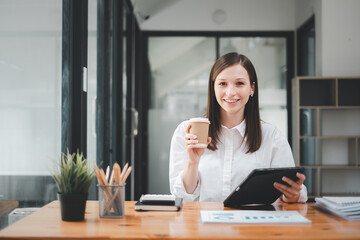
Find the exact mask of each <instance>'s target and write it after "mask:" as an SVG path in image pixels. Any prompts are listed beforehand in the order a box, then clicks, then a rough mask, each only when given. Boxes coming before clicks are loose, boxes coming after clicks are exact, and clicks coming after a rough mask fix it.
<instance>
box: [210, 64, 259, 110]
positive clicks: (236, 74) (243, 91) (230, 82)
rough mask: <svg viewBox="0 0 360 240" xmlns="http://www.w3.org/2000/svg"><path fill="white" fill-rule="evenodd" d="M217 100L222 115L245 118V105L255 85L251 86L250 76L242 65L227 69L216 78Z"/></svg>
mask: <svg viewBox="0 0 360 240" xmlns="http://www.w3.org/2000/svg"><path fill="white" fill-rule="evenodd" d="M214 84H215V85H214V91H215V96H216V100H217V102H218V103H219V105H220V107H221V114H231V115H234V114H235V115H239V117H243V116H244V110H245V105H246V103H247V102H248V100H249V97H250V95H251V94H253V93H254V85H251V84H250V78H249V74H248V72H247V71H246V69H245V68H244V67H243V66H241V65H240V64H234V65H232V66H230V67H228V68H225V69H224V70H223V71H222V72H220V74H219V75H218V76H217V77H216V79H215V83H214Z"/></svg>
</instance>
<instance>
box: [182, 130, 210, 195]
mask: <svg viewBox="0 0 360 240" xmlns="http://www.w3.org/2000/svg"><path fill="white" fill-rule="evenodd" d="M190 128H191V125H190V124H189V125H188V126H187V127H186V134H185V147H186V152H187V154H188V157H189V159H188V161H187V164H186V167H185V169H184V174H183V182H184V187H185V190H186V192H187V193H189V194H192V193H193V192H194V191H195V189H196V187H197V184H198V179H199V171H198V166H199V160H200V157H201V155H202V154H203V153H204V151H205V148H197V147H196V146H195V145H196V144H197V143H198V142H199V141H198V140H197V137H196V136H195V135H193V134H190ZM210 141H211V138H210V137H208V141H207V144H209V143H210Z"/></svg>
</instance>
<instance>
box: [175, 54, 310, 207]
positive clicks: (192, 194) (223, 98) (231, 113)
mask: <svg viewBox="0 0 360 240" xmlns="http://www.w3.org/2000/svg"><path fill="white" fill-rule="evenodd" d="M258 98H259V97H258V83H257V76H256V72H255V68H254V66H253V64H252V63H251V61H250V60H249V59H248V58H247V57H245V56H243V55H239V54H237V53H228V54H226V55H224V56H222V57H220V58H219V59H218V60H217V61H216V62H215V64H214V66H213V67H212V69H211V72H210V77H209V88H208V104H207V113H206V117H207V118H208V119H209V120H210V123H211V124H210V127H209V138H208V146H207V148H196V147H194V145H195V144H196V143H197V142H198V140H197V137H196V136H195V135H192V134H190V133H189V130H190V128H191V125H189V123H188V121H184V122H182V123H181V124H180V125H179V126H178V127H177V128H176V130H175V132H174V135H173V138H172V141H171V149H170V174H169V177H170V191H171V193H172V194H174V195H176V196H178V197H182V198H184V200H185V201H196V200H199V201H223V200H224V199H225V198H226V197H227V196H228V195H229V194H230V193H231V192H232V191H233V190H234V189H235V188H236V187H237V186H238V184H239V183H241V182H242V181H243V180H244V179H245V178H246V177H247V176H248V175H249V173H250V172H251V171H252V170H253V169H255V168H270V167H271V168H276V167H292V166H294V159H293V156H292V152H291V149H290V146H289V143H288V142H287V140H286V138H285V137H284V136H283V135H282V133H281V132H280V130H279V129H278V128H277V127H275V126H273V125H271V124H268V123H264V122H261V121H260V116H259V103H258ZM297 177H298V178H299V179H298V181H297V182H294V181H292V180H291V179H288V178H286V177H284V178H283V181H285V182H286V183H288V184H289V185H290V187H288V186H285V185H283V184H280V183H275V184H274V187H275V188H276V189H278V190H279V191H281V192H282V193H283V195H282V196H281V199H282V200H283V201H285V202H306V200H307V191H306V187H305V186H304V185H303V182H304V180H305V176H304V175H303V174H301V173H297ZM254 191H261V189H254Z"/></svg>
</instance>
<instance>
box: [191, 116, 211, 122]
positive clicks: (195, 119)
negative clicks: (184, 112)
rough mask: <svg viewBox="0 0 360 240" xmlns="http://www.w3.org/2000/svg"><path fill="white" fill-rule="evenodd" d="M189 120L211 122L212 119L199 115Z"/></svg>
mask: <svg viewBox="0 0 360 240" xmlns="http://www.w3.org/2000/svg"><path fill="white" fill-rule="evenodd" d="M189 122H205V123H209V124H210V121H209V119H207V118H202V117H197V118H190V120H189Z"/></svg>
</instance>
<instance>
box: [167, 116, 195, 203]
mask: <svg viewBox="0 0 360 240" xmlns="http://www.w3.org/2000/svg"><path fill="white" fill-rule="evenodd" d="M186 126H187V121H184V122H182V123H181V124H180V125H179V126H178V127H177V128H176V130H175V132H174V134H173V137H172V139H171V146H170V163H169V180H170V192H171V194H173V195H175V196H177V197H180V198H183V200H184V201H197V200H198V199H199V196H200V185H201V181H200V179H201V177H200V175H199V179H198V184H197V187H196V189H195V191H194V192H193V193H192V194H189V193H187V192H186V190H185V186H184V182H183V173H184V169H185V166H186V162H187V159H188V156H187V153H186V149H185V138H184V136H185V128H186Z"/></svg>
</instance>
